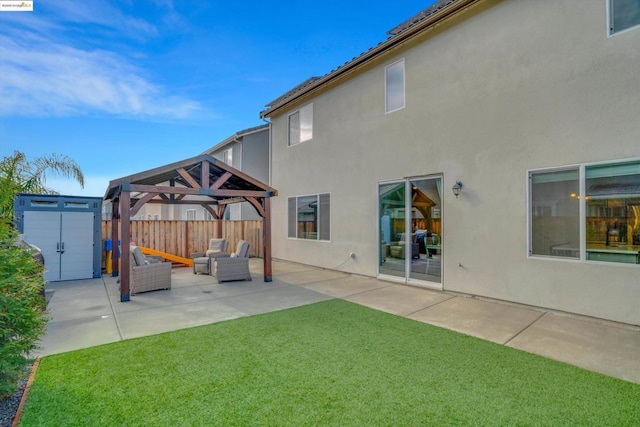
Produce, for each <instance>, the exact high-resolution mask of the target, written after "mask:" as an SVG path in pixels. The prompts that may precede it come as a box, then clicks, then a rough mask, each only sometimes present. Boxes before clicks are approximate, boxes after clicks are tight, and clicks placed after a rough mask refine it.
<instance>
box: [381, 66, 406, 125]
mask: <svg viewBox="0 0 640 427" xmlns="http://www.w3.org/2000/svg"><path fill="white" fill-rule="evenodd" d="M400 66H401V67H402V103H401V105H400V103H399V104H398V105H397V106H395V105H394V106H391V107H390V106H389V100H390V98H391V97H390V96H389V91H391V90H393V89H395V86H393V85H389V76H390V71H391V70H394V69H395V68H396V67H400ZM406 95H407V94H406V76H405V63H404V58H402V59H400V60H398V61H395V62H393V63H391V64H389V65H387V66H386V67H385V68H384V111H385V114H389V113H393V112H394V111H398V110H402V109H403V108H404V107H405V105H406V102H407V96H406Z"/></svg>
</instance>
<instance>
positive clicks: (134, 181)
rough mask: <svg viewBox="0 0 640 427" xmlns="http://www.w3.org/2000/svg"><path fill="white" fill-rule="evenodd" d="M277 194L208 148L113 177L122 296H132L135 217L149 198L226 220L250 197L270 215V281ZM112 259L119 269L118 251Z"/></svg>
mask: <svg viewBox="0 0 640 427" xmlns="http://www.w3.org/2000/svg"><path fill="white" fill-rule="evenodd" d="M276 195H277V192H276V190H274V189H273V188H271V187H269V186H268V185H266V184H264V183H262V182H260V181H258V180H257V179H254V178H252V177H250V176H249V175H247V174H245V173H242V172H241V171H239V170H237V169H234V168H233V167H231V166H229V165H227V164H226V163H224V162H222V161H220V160H218V159H215V158H213V157H211V156H209V155H205V154H203V155H200V156H197V157H193V158H190V159H186V160H182V161H180V162H176V163H172V164H169V165H165V166H161V167H159V168H156V169H151V170H148V171H145V172H140V173H137V174H135V175H130V176H126V177H124V178H119V179H115V180H112V181H110V182H109V187H108V188H107V191H106V193H105V196H104V199H105V200H109V201H111V203H112V221H111V238H112V241H113V242H117V241H118V220H120V228H121V234H122V236H121V240H122V242H123V244H122V245H121V249H120V251H121V256H120V262H121V271H120V301H123V302H124V301H129V289H130V288H129V284H130V277H129V244H128V243H129V241H130V239H131V236H130V234H131V217H132V216H134V215H136V213H137V212H138V211H139V210H140V208H141V207H142V206H143V205H144V204H146V203H163V204H189V205H201V206H203V207H204V208H205V209H206V210H207V211H208V212H209V213H210V214H211V215H212V216H213V218H214V219H217V220H221V219H222V218H224V213H225V210H226V209H227V206H229V205H230V204H232V203H239V202H245V201H246V202H249V203H250V204H251V205H252V206H253V207H254V208H255V209H256V211H257V212H258V214H259V215H260V216H261V217H262V218H263V220H264V227H263V232H264V238H263V243H264V281H265V282H270V281H271V280H272V277H271V276H272V267H271V213H270V211H271V208H270V198H271V197H273V196H276ZM218 227H219V228H218V235H222V222H221V221H218ZM125 243H126V244H125ZM112 262H113V265H112V268H113V272H114V275H116V274H117V272H118V260H117V257H113V259H112Z"/></svg>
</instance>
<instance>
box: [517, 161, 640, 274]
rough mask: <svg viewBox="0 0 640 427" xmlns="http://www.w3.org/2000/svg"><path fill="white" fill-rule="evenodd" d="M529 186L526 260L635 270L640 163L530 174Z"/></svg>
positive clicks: (639, 260)
mask: <svg viewBox="0 0 640 427" xmlns="http://www.w3.org/2000/svg"><path fill="white" fill-rule="evenodd" d="M529 181H530V189H529V198H530V199H529V205H530V212H529V223H530V239H529V240H530V245H529V254H530V255H542V256H552V257H564V258H576V259H584V260H587V261H604V262H620V263H630V264H640V161H625V162H616V163H606V164H595V165H582V166H577V167H575V168H572V169H565V170H555V171H532V172H530V173H529ZM581 184H582V185H581ZM581 187H582V188H583V190H582V191H584V197H583V196H582V195H581ZM581 212H582V214H581ZM581 215H582V216H581Z"/></svg>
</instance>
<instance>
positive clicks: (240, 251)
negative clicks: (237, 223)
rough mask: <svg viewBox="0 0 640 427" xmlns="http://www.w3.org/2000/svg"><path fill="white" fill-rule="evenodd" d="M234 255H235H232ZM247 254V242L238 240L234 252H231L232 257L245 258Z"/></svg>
mask: <svg viewBox="0 0 640 427" xmlns="http://www.w3.org/2000/svg"><path fill="white" fill-rule="evenodd" d="M233 255H235V256H233ZM248 255H249V243H247V242H246V241H244V240H240V241H239V242H238V248H237V249H236V252H235V254H231V256H232V258H247V257H248Z"/></svg>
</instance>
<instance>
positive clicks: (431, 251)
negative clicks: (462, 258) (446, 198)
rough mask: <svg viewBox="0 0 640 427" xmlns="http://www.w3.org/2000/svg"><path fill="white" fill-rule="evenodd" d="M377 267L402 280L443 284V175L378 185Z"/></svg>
mask: <svg viewBox="0 0 640 427" xmlns="http://www.w3.org/2000/svg"><path fill="white" fill-rule="evenodd" d="M378 218H379V233H378V235H379V242H380V243H379V244H380V251H379V270H378V273H379V275H381V276H393V277H395V278H400V279H403V280H404V281H405V282H408V283H409V282H418V283H419V282H423V283H427V284H428V283H431V284H436V283H437V284H441V283H442V250H441V244H442V178H441V177H425V178H412V179H403V180H399V181H392V182H385V183H380V184H379V185H378Z"/></svg>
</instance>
